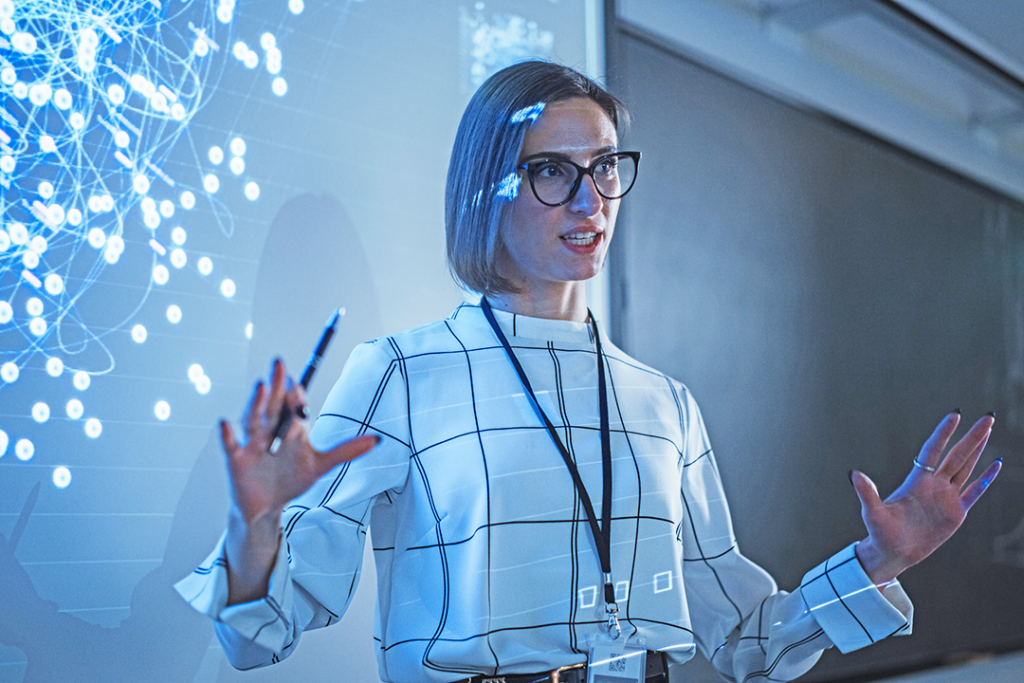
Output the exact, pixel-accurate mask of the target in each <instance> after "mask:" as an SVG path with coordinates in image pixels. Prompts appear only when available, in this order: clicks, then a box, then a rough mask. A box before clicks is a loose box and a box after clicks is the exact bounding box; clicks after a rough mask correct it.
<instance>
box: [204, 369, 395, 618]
mask: <svg viewBox="0 0 1024 683" xmlns="http://www.w3.org/2000/svg"><path fill="white" fill-rule="evenodd" d="M304 405H305V397H304V396H303V392H302V388H301V386H299V385H295V384H294V383H293V382H291V381H290V379H289V378H288V377H287V375H286V373H285V368H284V364H283V363H282V362H281V361H280V359H278V360H275V361H274V367H273V371H272V373H271V378H270V389H269V391H268V389H267V386H266V384H265V383H264V382H263V381H262V380H261V381H260V382H258V383H257V384H256V389H255V390H254V391H253V395H252V399H251V400H250V402H249V405H248V407H247V408H246V410H245V413H244V414H243V416H242V422H243V424H242V426H243V429H244V431H245V436H246V442H245V444H244V445H240V444H239V443H238V441H237V440H236V438H235V435H234V432H233V430H232V429H231V425H229V424H228V423H227V421H225V420H221V423H220V429H221V442H222V444H223V446H224V453H225V455H226V456H227V466H228V480H229V485H230V488H231V508H230V512H229V515H228V533H227V539H226V552H227V561H228V587H229V590H228V593H229V597H228V604H229V605H233V604H237V603H242V602H250V601H252V600H256V599H259V598H262V597H264V596H265V595H266V594H267V584H268V581H269V578H270V573H271V570H272V569H273V566H274V561H275V559H276V556H277V548H278V545H279V535H280V515H281V511H282V510H283V509H284V506H285V505H287V504H288V502H289V501H291V500H292V499H293V498H295V497H297V496H299V495H301V494H303V493H305V492H306V490H307V489H309V487H310V486H312V485H313V484H314V482H316V480H317V479H319V478H320V477H322V476H323V475H324V474H326V473H327V472H328V471H330V470H331V469H332V468H334V467H336V466H337V465H340V464H341V463H343V462H348V461H349V460H352V459H353V458H357V457H359V456H360V455H362V454H363V453H365V452H367V451H368V450H370V449H371V448H373V447H374V446H375V445H377V443H378V442H379V441H380V438H379V437H377V436H360V437H356V438H354V439H351V440H349V441H345V442H343V443H341V444H339V445H337V446H335V447H334V448H332V449H331V450H329V451H324V452H320V451H317V450H316V449H315V448H313V447H312V446H311V445H310V443H309V439H308V438H307V433H306V426H305V424H303V422H302V421H301V420H299V419H292V420H291V424H290V425H289V426H288V429H287V431H286V432H285V434H284V436H283V437H282V440H281V443H280V445H279V447H278V449H277V452H276V453H271V452H270V446H271V443H272V442H273V441H274V431H275V430H276V429H277V422H278V416H279V415H280V414H281V408H282V406H286V407H287V409H288V410H289V411H291V414H293V415H294V414H295V413H296V412H297V411H299V410H300V409H302V408H303V407H304Z"/></svg>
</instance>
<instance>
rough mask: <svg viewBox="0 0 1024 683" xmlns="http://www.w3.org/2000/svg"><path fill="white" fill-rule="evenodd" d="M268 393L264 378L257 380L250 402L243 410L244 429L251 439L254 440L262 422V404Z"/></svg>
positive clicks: (247, 436)
mask: <svg viewBox="0 0 1024 683" xmlns="http://www.w3.org/2000/svg"><path fill="white" fill-rule="evenodd" d="M266 394H267V387H266V385H265V384H263V380H257V381H256V386H255V387H254V388H253V391H252V396H251V397H250V398H249V403H248V405H246V406H245V410H244V411H242V429H243V431H244V433H245V436H246V438H247V439H249V440H252V437H253V435H254V434H255V433H256V430H258V429H259V428H260V422H261V421H262V417H261V415H262V410H261V406H262V405H263V399H264V398H265V397H266Z"/></svg>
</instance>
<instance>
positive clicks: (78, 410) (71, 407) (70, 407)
mask: <svg viewBox="0 0 1024 683" xmlns="http://www.w3.org/2000/svg"><path fill="white" fill-rule="evenodd" d="M64 412H65V413H67V415H68V417H70V418H71V419H72V420H77V419H78V418H80V417H82V413H84V412H85V406H83V405H82V402H81V401H79V400H78V399H77V398H73V399H71V400H70V401H68V404H67V405H66V406H64Z"/></svg>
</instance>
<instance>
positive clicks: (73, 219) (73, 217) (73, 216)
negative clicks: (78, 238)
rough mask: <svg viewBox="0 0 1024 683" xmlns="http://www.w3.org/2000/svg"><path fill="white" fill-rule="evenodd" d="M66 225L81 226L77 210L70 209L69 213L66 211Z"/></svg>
mask: <svg viewBox="0 0 1024 683" xmlns="http://www.w3.org/2000/svg"><path fill="white" fill-rule="evenodd" d="M68 223H70V224H71V225H75V226H78V225H81V224H82V212H81V211H79V210H78V209H71V210H70V211H68Z"/></svg>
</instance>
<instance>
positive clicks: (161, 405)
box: [153, 401, 171, 421]
mask: <svg viewBox="0 0 1024 683" xmlns="http://www.w3.org/2000/svg"><path fill="white" fill-rule="evenodd" d="M153 414H154V415H156V419H158V420H161V421H163V420H166V419H167V418H169V417H170V416H171V405H170V404H169V403H168V402H167V401H157V402H156V405H155V406H153Z"/></svg>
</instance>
